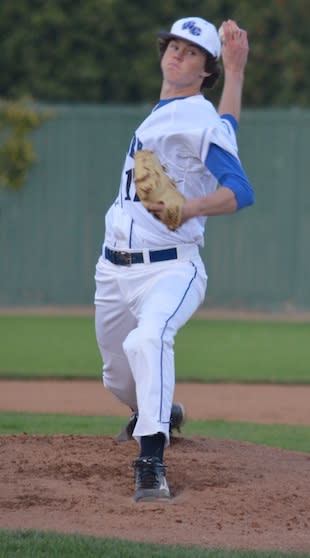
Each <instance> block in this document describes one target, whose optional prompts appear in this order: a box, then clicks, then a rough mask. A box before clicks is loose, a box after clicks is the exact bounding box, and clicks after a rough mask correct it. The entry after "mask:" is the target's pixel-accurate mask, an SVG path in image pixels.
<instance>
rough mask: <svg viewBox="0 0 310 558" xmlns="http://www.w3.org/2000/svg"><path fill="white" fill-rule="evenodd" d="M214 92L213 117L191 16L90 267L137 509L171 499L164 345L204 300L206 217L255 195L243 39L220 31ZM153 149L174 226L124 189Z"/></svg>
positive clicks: (202, 48) (168, 56) (182, 25)
mask: <svg viewBox="0 0 310 558" xmlns="http://www.w3.org/2000/svg"><path fill="white" fill-rule="evenodd" d="M223 28H224V31H225V41H224V44H223V46H222V57H223V65H224V71H225V79H224V87H223V92H222V96H221V101H220V105H219V110H218V113H217V112H216V110H215V108H214V107H213V105H212V104H211V103H210V102H209V101H207V100H206V99H205V98H204V96H203V95H202V93H201V90H202V89H203V88H204V87H211V86H212V85H213V84H214V83H215V82H216V80H217V78H218V75H219V65H218V63H219V57H220V53H221V42H220V40H219V36H218V32H217V30H216V28H215V27H214V26H213V25H212V24H211V23H209V22H207V21H205V20H203V19H201V18H198V17H189V18H183V19H181V20H178V21H176V22H175V23H174V24H173V26H172V28H171V31H170V32H162V33H159V48H160V53H161V69H162V74H163V81H162V87H161V93H160V101H159V103H158V104H157V105H156V106H155V107H154V109H153V111H152V112H151V114H150V115H149V116H148V117H147V118H146V119H145V120H144V122H142V124H141V125H140V126H139V127H138V129H137V130H136V132H135V134H134V136H133V138H132V140H131V143H130V146H129V149H128V153H127V155H126V159H125V163H124V167H123V172H122V175H121V182H120V189H119V194H118V196H117V198H116V201H115V203H114V204H113V205H112V206H111V208H110V209H109V211H108V212H107V215H106V230H105V239H104V244H103V251H102V255H101V256H100V258H99V261H98V263H97V267H96V275H95V279H96V295H95V304H96V336H97V342H98V346H99V349H100V351H101V355H102V358H103V362H104V368H103V379H104V385H105V387H106V388H107V389H109V390H110V391H111V392H112V393H113V394H114V395H115V396H116V397H117V398H118V399H119V400H120V401H122V402H123V403H124V404H125V405H127V406H128V407H130V408H131V409H132V411H133V412H134V416H133V419H132V420H131V422H130V424H129V426H128V432H129V431H130V429H131V431H132V435H133V438H134V439H135V440H136V441H137V442H138V444H139V447H140V455H139V457H138V458H137V459H136V461H135V462H134V471H135V483H136V489H135V493H134V498H135V500H136V501H146V500H154V499H168V498H170V491H169V487H168V484H167V480H166V477H165V467H164V450H165V447H167V446H168V445H169V439H170V432H171V428H172V427H174V426H176V427H178V426H179V425H180V424H181V422H182V420H183V419H184V416H183V408H182V406H181V405H178V404H173V395H174V387H175V369H174V350H173V346H174V338H175V335H176V333H177V331H178V330H179V328H180V327H182V326H183V325H184V324H185V323H186V322H187V321H188V320H189V319H190V318H191V316H192V315H193V314H194V312H195V311H196V310H197V308H198V307H199V305H200V304H201V303H202V302H203V300H204V296H205V292H206V285H207V276H206V272H205V267H204V264H203V262H202V259H201V257H200V254H199V246H202V245H203V241H204V232H205V225H206V220H207V217H208V216H209V215H223V214H226V213H232V212H235V211H237V210H239V209H241V208H242V207H245V206H247V205H251V204H252V203H253V201H254V194H253V190H252V188H251V185H250V183H249V181H248V178H247V176H246V175H245V173H244V171H243V168H242V166H241V163H240V161H239V158H238V155H237V143H236V135H235V132H236V129H237V127H238V120H239V116H240V109H241V95H242V85H243V77H244V69H245V66H246V61H247V55H248V42H247V34H246V32H245V31H242V30H240V29H239V28H238V26H237V25H236V23H235V22H233V21H228V22H225V23H224V24H223ZM140 149H146V150H150V151H153V152H154V153H155V154H156V155H157V157H158V158H159V160H160V162H161V164H162V165H164V168H165V170H166V172H167V174H168V175H169V176H170V177H171V178H173V179H174V180H175V181H176V184H177V187H178V189H179V190H180V191H181V192H182V194H183V195H184V196H185V203H184V206H183V209H182V220H181V225H180V227H179V228H178V229H177V230H176V231H171V230H169V229H168V228H167V227H166V226H165V225H164V224H163V223H162V222H161V221H160V216H161V212H162V211H163V205H162V204H161V203H154V204H151V205H150V206H149V208H148V210H146V209H145V207H144V206H143V204H142V203H141V202H140V200H139V198H138V196H137V194H136V189H135V182H134V155H135V152H136V151H137V150H140Z"/></svg>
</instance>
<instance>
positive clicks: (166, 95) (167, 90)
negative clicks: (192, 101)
mask: <svg viewBox="0 0 310 558" xmlns="http://www.w3.org/2000/svg"><path fill="white" fill-rule="evenodd" d="M200 93H201V91H200V89H198V88H197V87H193V86H192V85H191V86H188V87H186V86H184V87H176V86H175V85H174V84H171V83H166V82H163V84H162V87H161V91H160V99H172V98H174V97H192V96H193V95H199V94H200Z"/></svg>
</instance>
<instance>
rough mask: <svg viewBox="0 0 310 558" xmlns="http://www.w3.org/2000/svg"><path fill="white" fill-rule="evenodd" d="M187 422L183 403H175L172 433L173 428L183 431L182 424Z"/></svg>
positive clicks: (172, 410)
mask: <svg viewBox="0 0 310 558" xmlns="http://www.w3.org/2000/svg"><path fill="white" fill-rule="evenodd" d="M185 422H186V412H185V408H184V405H182V403H173V404H172V409H171V416H170V434H172V430H177V431H178V432H181V426H183V425H184V424H185Z"/></svg>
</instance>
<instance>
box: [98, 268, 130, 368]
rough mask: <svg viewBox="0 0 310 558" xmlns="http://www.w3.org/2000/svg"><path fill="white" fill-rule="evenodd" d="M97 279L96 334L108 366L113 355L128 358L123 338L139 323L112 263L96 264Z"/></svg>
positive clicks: (117, 357)
mask: <svg viewBox="0 0 310 558" xmlns="http://www.w3.org/2000/svg"><path fill="white" fill-rule="evenodd" d="M95 280H96V294H95V305H96V313H95V328H96V338H97V343H98V347H99V349H100V352H101V355H102V358H103V361H104V363H105V367H108V365H109V362H110V361H111V359H113V358H115V361H116V359H125V358H126V357H125V355H124V351H123V341H124V339H125V338H126V337H127V335H128V333H129V332H130V331H131V330H132V329H133V328H134V327H135V326H136V319H135V317H134V316H133V314H132V313H131V311H130V309H129V307H128V304H127V303H126V301H125V300H124V298H123V296H122V293H121V291H120V289H119V285H118V281H117V275H116V274H115V272H114V270H113V269H112V268H111V267H110V266H109V265H105V264H101V265H100V266H99V265H97V269H96V276H95Z"/></svg>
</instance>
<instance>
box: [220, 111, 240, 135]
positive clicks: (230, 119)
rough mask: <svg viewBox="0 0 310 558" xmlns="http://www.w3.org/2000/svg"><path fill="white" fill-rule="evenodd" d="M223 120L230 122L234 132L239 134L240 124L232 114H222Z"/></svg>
mask: <svg viewBox="0 0 310 558" xmlns="http://www.w3.org/2000/svg"><path fill="white" fill-rule="evenodd" d="M221 120H228V122H230V124H231V126H232V127H233V129H234V132H235V133H237V132H238V129H239V124H238V121H237V120H236V119H235V117H234V116H233V115H232V114H221Z"/></svg>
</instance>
